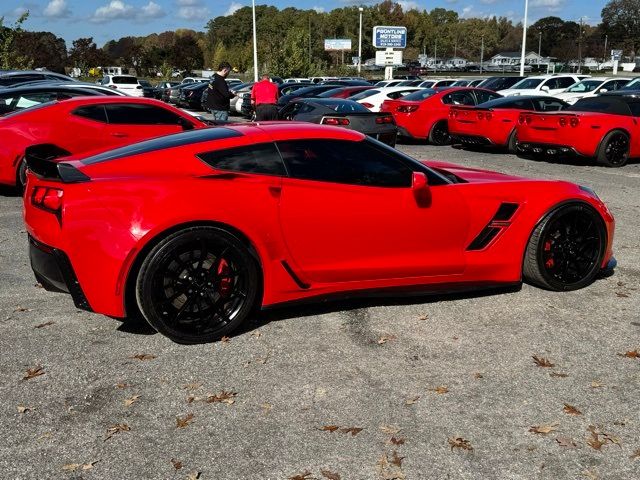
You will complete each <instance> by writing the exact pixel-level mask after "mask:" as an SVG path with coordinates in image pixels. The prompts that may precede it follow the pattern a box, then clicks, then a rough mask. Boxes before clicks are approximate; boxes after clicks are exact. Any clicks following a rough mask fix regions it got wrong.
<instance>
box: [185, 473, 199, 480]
mask: <svg viewBox="0 0 640 480" xmlns="http://www.w3.org/2000/svg"><path fill="white" fill-rule="evenodd" d="M199 478H200V472H191V473H190V474H189V475H187V480H198V479H199Z"/></svg>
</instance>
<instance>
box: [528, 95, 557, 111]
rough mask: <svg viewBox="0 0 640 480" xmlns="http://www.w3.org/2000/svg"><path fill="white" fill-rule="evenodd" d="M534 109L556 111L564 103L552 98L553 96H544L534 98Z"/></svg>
mask: <svg viewBox="0 0 640 480" xmlns="http://www.w3.org/2000/svg"><path fill="white" fill-rule="evenodd" d="M534 103H535V107H536V108H535V110H536V111H538V112H557V111H558V110H562V109H563V107H564V103H562V102H559V101H557V100H554V99H553V98H549V99H547V98H544V99H536V100H534Z"/></svg>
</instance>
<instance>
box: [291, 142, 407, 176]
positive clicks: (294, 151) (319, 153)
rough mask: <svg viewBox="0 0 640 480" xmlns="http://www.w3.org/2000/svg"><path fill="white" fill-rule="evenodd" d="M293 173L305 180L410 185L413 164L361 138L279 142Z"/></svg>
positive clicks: (292, 174)
mask: <svg viewBox="0 0 640 480" xmlns="http://www.w3.org/2000/svg"><path fill="white" fill-rule="evenodd" d="M278 148H279V149H280V153H281V154H282V158H283V159H284V162H285V165H286V166H287V170H288V172H289V175H290V176H291V177H293V178H297V179H301V180H315V181H321V182H332V183H346V184H350V185H362V186H369V187H410V186H411V177H412V172H411V169H409V167H407V166H406V165H404V164H403V163H401V162H400V161H398V160H397V159H395V158H393V157H392V156H391V155H390V154H389V153H387V152H385V151H383V150H381V149H377V148H375V147H374V146H373V145H371V144H369V143H367V142H364V141H361V142H350V141H339V140H296V141H291V142H278Z"/></svg>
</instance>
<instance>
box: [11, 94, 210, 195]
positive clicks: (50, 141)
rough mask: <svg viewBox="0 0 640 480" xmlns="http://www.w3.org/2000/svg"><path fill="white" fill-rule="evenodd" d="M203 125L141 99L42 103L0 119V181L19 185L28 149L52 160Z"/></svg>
mask: <svg viewBox="0 0 640 480" xmlns="http://www.w3.org/2000/svg"><path fill="white" fill-rule="evenodd" d="M206 126H208V125H207V124H206V123H204V122H201V121H200V120H198V119H196V118H194V117H193V116H191V115H188V114H186V113H184V112H183V111H182V110H178V109H177V108H174V107H172V106H170V105H167V104H166V103H163V102H160V101H158V100H151V99H146V98H133V97H116V96H113V97H111V96H109V97H107V96H99V97H76V98H72V99H68V100H64V101H56V102H49V103H44V104H41V105H39V106H35V107H31V108H27V109H24V110H20V111H17V112H14V113H9V114H7V115H5V116H2V117H0V138H2V141H1V142H0V184H4V185H10V186H17V187H18V188H22V187H23V186H24V182H25V180H26V177H25V167H26V163H25V160H24V159H25V156H26V155H28V154H29V153H32V154H34V155H38V156H40V157H43V158H50V159H52V158H56V157H63V156H67V155H71V154H80V153H83V152H89V151H93V150H104V149H107V148H114V147H119V146H121V145H126V144H129V143H133V142H138V141H140V140H144V139H147V138H151V137H157V136H160V135H167V134H170V133H176V132H180V131H182V130H190V129H194V128H202V127H206Z"/></svg>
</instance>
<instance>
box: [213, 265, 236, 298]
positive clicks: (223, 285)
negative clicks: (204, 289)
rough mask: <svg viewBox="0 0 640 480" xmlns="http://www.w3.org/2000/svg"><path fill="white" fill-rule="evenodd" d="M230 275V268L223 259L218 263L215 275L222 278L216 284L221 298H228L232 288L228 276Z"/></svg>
mask: <svg viewBox="0 0 640 480" xmlns="http://www.w3.org/2000/svg"><path fill="white" fill-rule="evenodd" d="M230 273H231V268H230V267H229V264H228V263H227V261H226V260H225V259H222V261H220V265H219V266H218V271H217V272H216V274H217V275H218V278H219V277H223V278H222V279H221V280H220V283H219V284H218V292H219V293H220V295H221V296H223V297H228V296H229V294H230V293H231V290H232V288H233V283H232V281H231V277H230V276H229V274H230Z"/></svg>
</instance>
